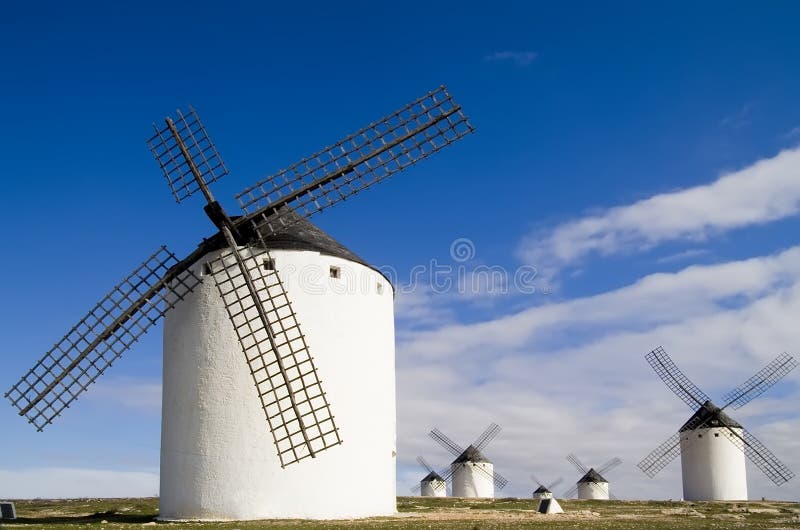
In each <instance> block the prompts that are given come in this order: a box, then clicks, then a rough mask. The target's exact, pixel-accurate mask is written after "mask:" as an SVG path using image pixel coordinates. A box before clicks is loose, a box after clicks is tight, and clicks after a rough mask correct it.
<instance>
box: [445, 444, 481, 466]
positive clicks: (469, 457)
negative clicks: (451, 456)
mask: <svg viewBox="0 0 800 530" xmlns="http://www.w3.org/2000/svg"><path fill="white" fill-rule="evenodd" d="M464 462H489V459H488V458H486V457H485V456H483V453H481V452H480V451H478V448H477V447H475V446H474V445H470V446H469V447H467V448H466V449H464V452H463V453H461V454H460V455H458V458H456V459H455V460H453V463H454V464H463V463H464Z"/></svg>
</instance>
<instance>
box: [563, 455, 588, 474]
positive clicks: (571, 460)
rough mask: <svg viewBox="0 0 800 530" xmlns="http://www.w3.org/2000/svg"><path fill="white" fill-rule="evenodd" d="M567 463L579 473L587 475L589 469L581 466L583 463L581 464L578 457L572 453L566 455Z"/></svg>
mask: <svg viewBox="0 0 800 530" xmlns="http://www.w3.org/2000/svg"><path fill="white" fill-rule="evenodd" d="M567 461H569V463H570V464H572V465H573V466H575V469H577V470H578V471H580V472H581V473H587V472H588V471H589V468H588V467H586V466H585V465H583V462H581V461H580V460H579V459H578V457H577V456H575V454H574V453H570V454H568V455H567Z"/></svg>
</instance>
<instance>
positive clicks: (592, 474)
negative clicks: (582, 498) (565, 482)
mask: <svg viewBox="0 0 800 530" xmlns="http://www.w3.org/2000/svg"><path fill="white" fill-rule="evenodd" d="M581 482H608V481H607V480H606V479H604V478H603V475H601V474H600V473H598V472H597V471H595V470H594V468H591V469H590V470H589V471H587V472H586V474H585V475H584V476H582V477H581V478H580V480H578V484H580V483H581Z"/></svg>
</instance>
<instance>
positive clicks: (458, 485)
mask: <svg viewBox="0 0 800 530" xmlns="http://www.w3.org/2000/svg"><path fill="white" fill-rule="evenodd" d="M450 467H451V470H452V472H453V478H452V479H451V483H452V485H453V497H470V498H473V497H483V498H490V499H493V498H494V466H493V465H492V463H491V462H459V463H457V464H450ZM479 468H480V469H479Z"/></svg>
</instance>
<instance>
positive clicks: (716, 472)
mask: <svg viewBox="0 0 800 530" xmlns="http://www.w3.org/2000/svg"><path fill="white" fill-rule="evenodd" d="M734 430H735V431H737V432H738V434H739V435H740V436H741V434H742V430H741V429H738V428H734ZM731 436H734V435H733V434H731V432H730V431H729V430H728V429H727V428H725V427H722V428H720V427H714V428H708V429H695V430H693V431H686V432H682V433H681V468H682V470H683V498H684V499H686V500H692V501H699V500H708V501H722V500H725V501H738V500H745V499H747V474H746V470H745V462H744V452H743V451H742V450H741V449H739V447H737V445H736V444H735V443H733V442H732V441H731V440H729V439H728V438H730V437H731Z"/></svg>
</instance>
